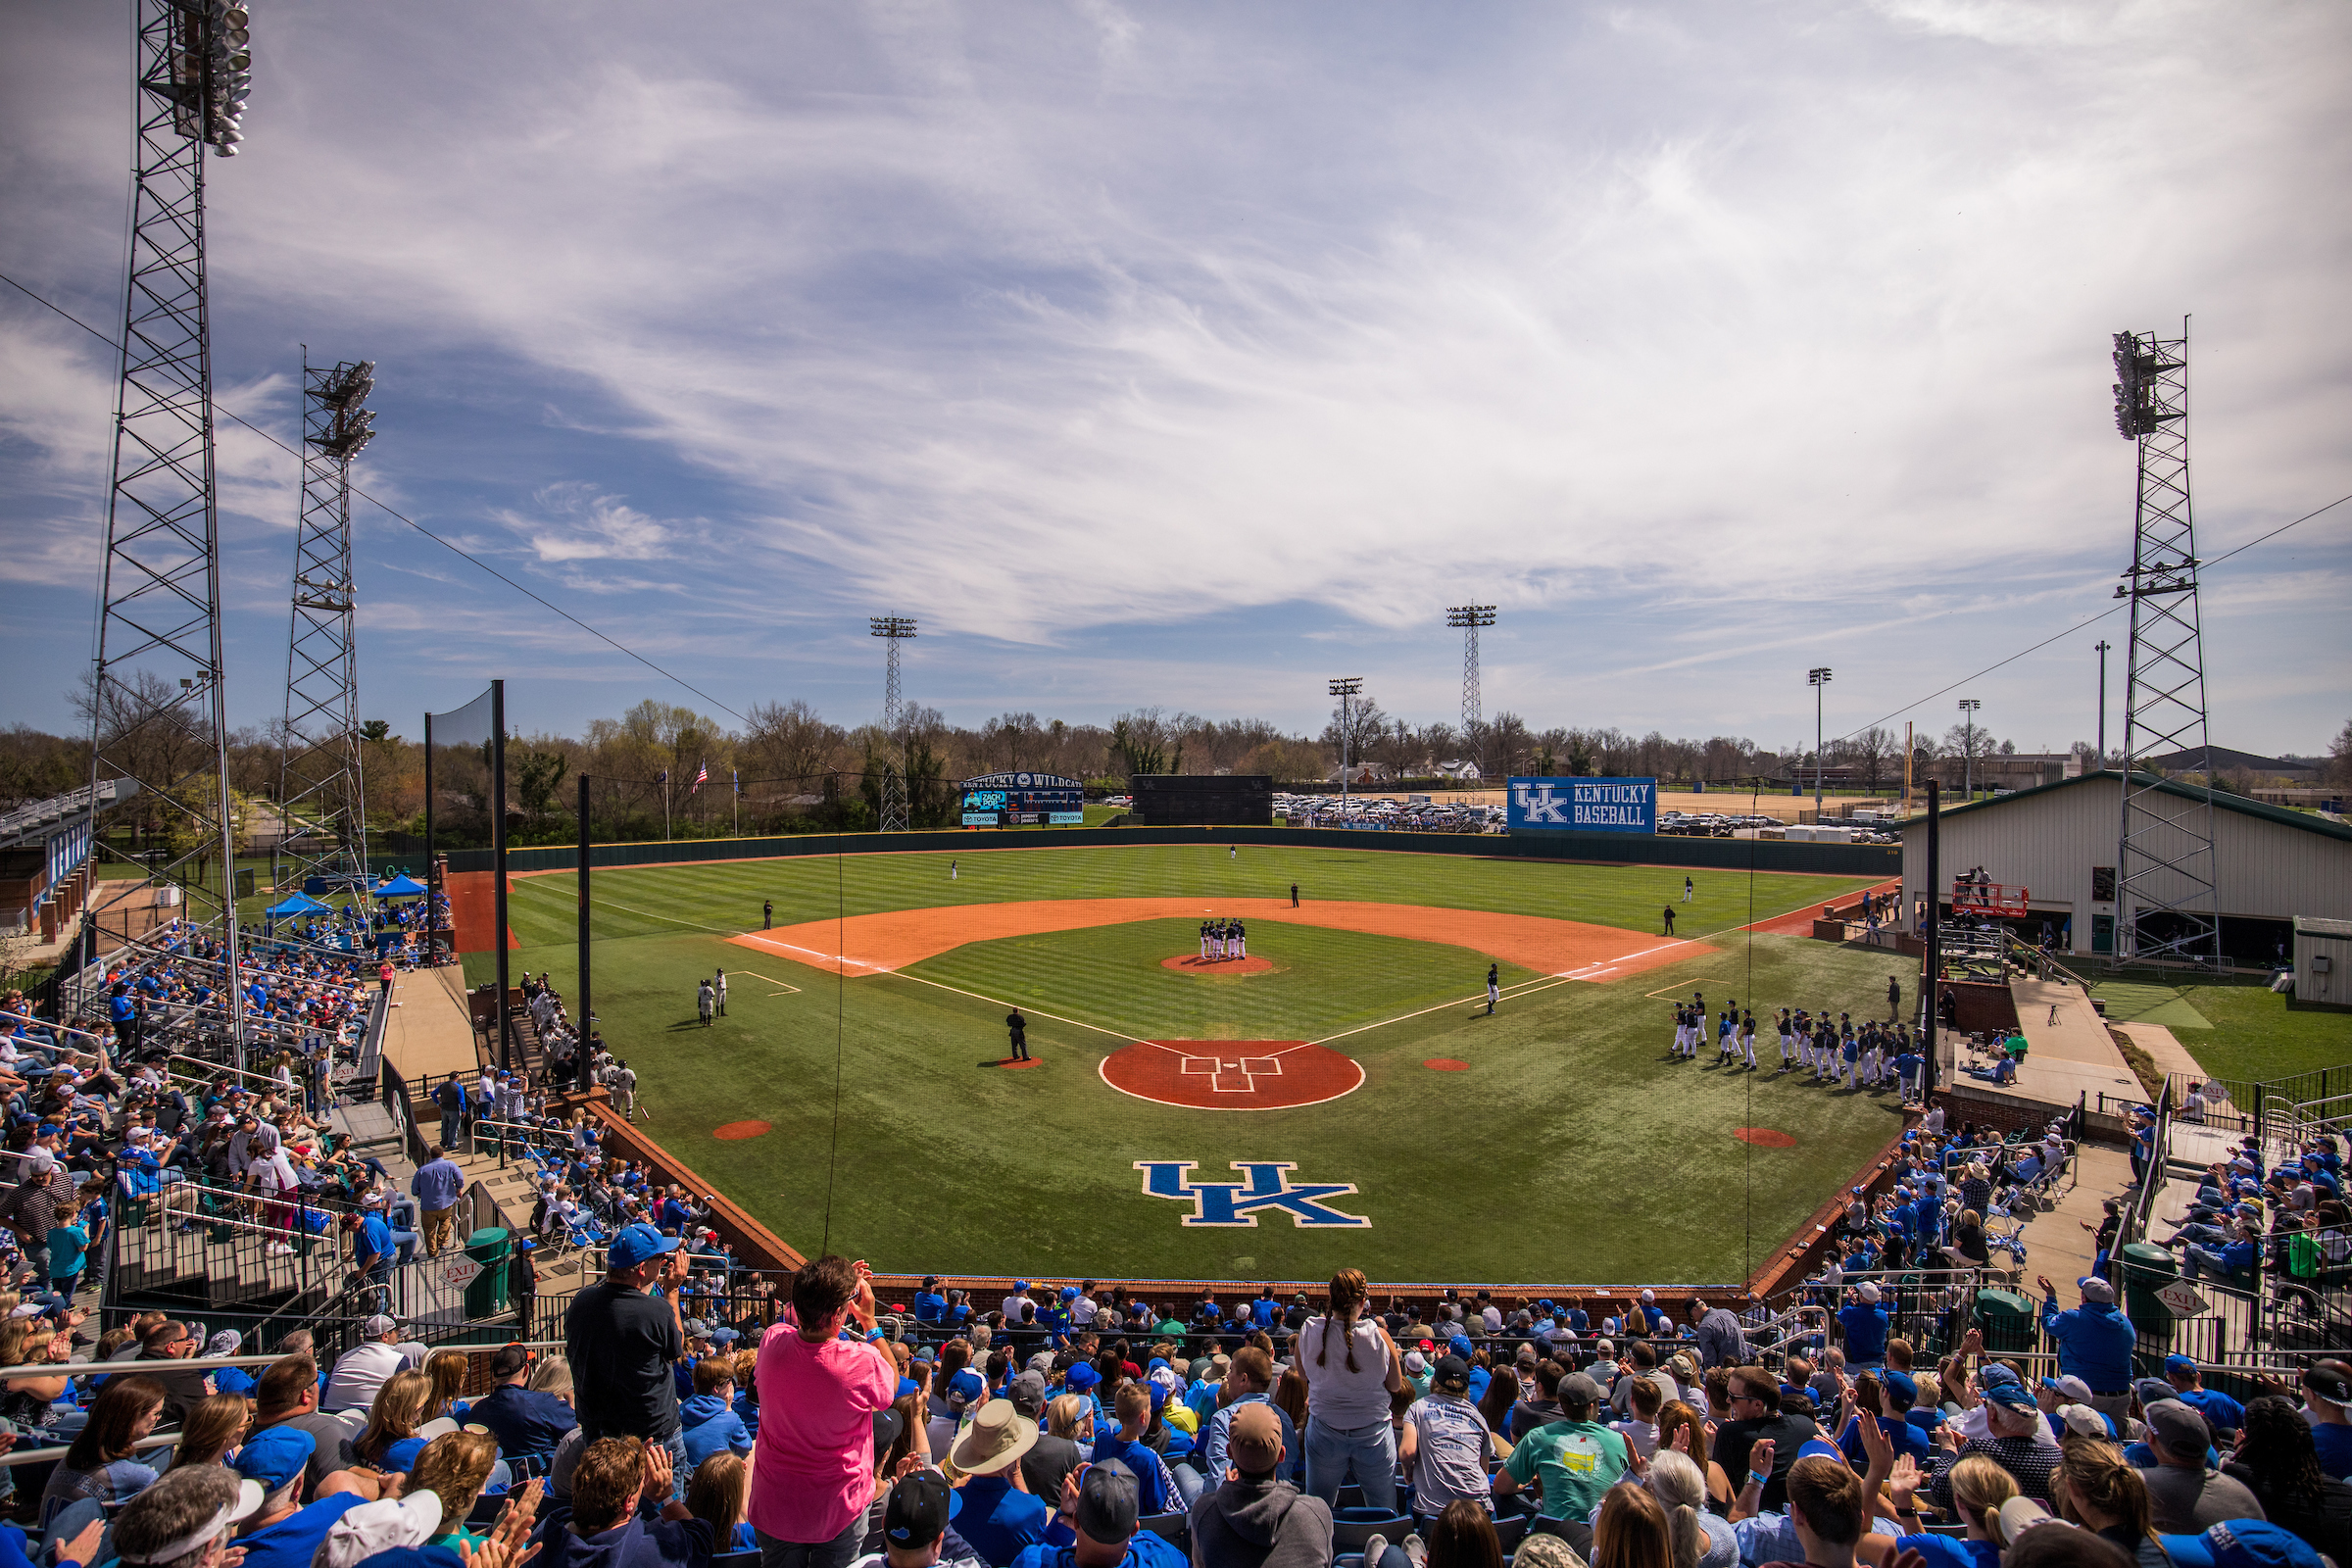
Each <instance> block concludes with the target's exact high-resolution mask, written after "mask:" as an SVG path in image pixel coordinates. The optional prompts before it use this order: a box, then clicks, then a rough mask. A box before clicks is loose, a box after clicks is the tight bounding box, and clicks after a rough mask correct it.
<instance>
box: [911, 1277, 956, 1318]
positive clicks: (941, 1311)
mask: <svg viewBox="0 0 2352 1568" xmlns="http://www.w3.org/2000/svg"><path fill="white" fill-rule="evenodd" d="M947 1319H948V1299H947V1298H946V1297H945V1296H942V1295H941V1294H940V1291H939V1276H938V1275H936V1274H926V1275H924V1276H923V1288H922V1289H921V1290H919V1291H917V1292H915V1293H914V1320H915V1321H916V1322H917V1323H925V1324H929V1323H944V1322H946V1321H947Z"/></svg>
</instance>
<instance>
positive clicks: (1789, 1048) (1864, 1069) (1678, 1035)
mask: <svg viewBox="0 0 2352 1568" xmlns="http://www.w3.org/2000/svg"><path fill="white" fill-rule="evenodd" d="M1771 1027H1772V1030H1773V1032H1774V1033H1775V1034H1777V1035H1778V1036H1779V1037H1780V1043H1781V1066H1780V1070H1781V1071H1782V1072H1810V1073H1812V1075H1813V1082H1815V1083H1824V1082H1828V1083H1838V1084H1847V1085H1859V1086H1860V1087H1862V1088H1865V1089H1878V1088H1881V1087H1885V1086H1889V1085H1893V1084H1898V1083H1899V1084H1900V1085H1901V1086H1902V1091H1903V1100H1904V1102H1905V1103H1910V1102H1913V1101H1916V1100H1919V1099H1921V1098H1922V1097H1923V1096H1924V1095H1925V1093H1926V1071H1927V1057H1926V1056H1925V1055H1924V1054H1922V1053H1921V1052H1920V1051H1919V1050H1918V1049H1917V1048H1916V1047H1915V1046H1914V1045H1913V1043H1912V1040H1911V1027H1910V1025H1908V1024H1903V1023H1893V1024H1881V1023H1880V1022H1879V1021H1878V1020H1877V1019H1875V1018H1865V1019H1864V1020H1863V1021H1862V1022H1861V1023H1859V1024H1857V1023H1855V1022H1854V1018H1853V1014H1852V1013H1849V1012H1841V1013H1839V1014H1838V1016H1837V1018H1836V1019H1835V1020H1833V1019H1832V1018H1831V1017H1830V1009H1829V1008H1827V1007H1824V1008H1822V1009H1821V1010H1820V1011H1819V1012H1808V1011H1806V1010H1805V1009H1804V1008H1802V1007H1794V1008H1790V1007H1783V1008H1781V1009H1780V1011H1779V1012H1777V1013H1775V1014H1774V1015H1773V1019H1772V1025H1771ZM1756 1030H1757V1025H1756V1015H1755V1012H1754V1010H1753V1009H1749V1010H1747V1011H1744V1012H1743V1011H1741V1010H1740V1005H1739V1003H1738V1001H1737V1000H1733V999H1727V1000H1726V1001H1725V1003H1724V1005H1723V1007H1722V1010H1721V1011H1720V1012H1718V1013H1717V1014H1716V1016H1715V1061H1716V1065H1718V1066H1721V1065H1723V1064H1724V1063H1725V1062H1730V1063H1732V1064H1733V1065H1734V1066H1736V1067H1744V1068H1745V1069H1746V1070H1748V1071H1750V1072H1752V1071H1754V1070H1755V1068H1756V1065H1757V1063H1756ZM1706 1033H1707V999H1706V997H1705V995H1704V994H1703V993H1700V992H1697V991H1693V992H1691V1000H1690V1001H1689V1002H1687V1003H1684V1002H1678V1003H1676V1004H1675V1005H1674V1049H1673V1054H1674V1055H1675V1056H1676V1057H1678V1058H1681V1059H1685V1060H1691V1061H1695V1060H1696V1059H1698V1049H1699V1046H1700V1045H1701V1044H1702V1043H1704V1041H1705V1039H1706Z"/></svg>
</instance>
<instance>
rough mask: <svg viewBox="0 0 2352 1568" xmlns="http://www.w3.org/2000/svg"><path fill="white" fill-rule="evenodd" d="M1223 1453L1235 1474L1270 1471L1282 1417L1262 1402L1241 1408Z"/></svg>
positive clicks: (1277, 1457) (1277, 1454) (1278, 1457)
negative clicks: (1241, 1471)
mask: <svg viewBox="0 0 2352 1568" xmlns="http://www.w3.org/2000/svg"><path fill="white" fill-rule="evenodd" d="M1225 1452H1226V1455H1227V1457H1229V1458H1230V1459H1232V1461H1233V1464H1234V1468H1236V1469H1238V1470H1247V1471H1249V1472H1250V1473H1251V1474H1252V1475H1262V1474H1264V1473H1265V1472H1266V1471H1268V1470H1271V1469H1273V1468H1274V1467H1275V1465H1277V1464H1279V1463H1281V1462H1282V1417H1281V1416H1280V1415H1279V1414H1277V1413H1276V1412H1275V1409H1274V1407H1273V1406H1272V1405H1270V1404H1268V1403H1266V1401H1265V1400H1263V1399H1255V1400H1252V1401H1251V1402H1250V1403H1248V1404H1245V1405H1243V1406H1242V1407H1241V1408H1240V1409H1238V1410H1236V1411H1234V1412H1233V1425H1232V1427H1231V1429H1230V1430H1229V1431H1228V1432H1227V1434H1226V1438H1225ZM1089 1534H1092V1532H1091V1531H1090V1532H1089Z"/></svg>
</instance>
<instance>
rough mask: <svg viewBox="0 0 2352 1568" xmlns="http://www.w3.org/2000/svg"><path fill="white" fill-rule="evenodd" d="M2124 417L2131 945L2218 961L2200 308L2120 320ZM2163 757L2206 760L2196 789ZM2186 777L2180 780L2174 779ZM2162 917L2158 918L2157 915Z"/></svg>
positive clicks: (2118, 409) (2119, 407)
mask: <svg viewBox="0 0 2352 1568" xmlns="http://www.w3.org/2000/svg"><path fill="white" fill-rule="evenodd" d="M2115 372H2116V385H2115V426H2116V429H2117V430H2118V431H2119V432H2121V433H2122V435H2123V436H2124V438H2125V439H2126V440H2128V441H2131V443H2132V444H2133V445H2134V446H2135V447H2136V448H2137V449H2138V457H2139V484H2138V493H2137V499H2136V504H2135V506H2134V509H2133V514H2132V530H2131V570H2130V571H2127V572H2125V573H2124V574H2123V575H2124V580H2123V582H2121V583H2120V584H2118V585H2117V586H2116V590H2115V596H2116V598H2118V599H2123V600H2128V601H2130V603H2131V643H2130V646H2129V651H2128V652H2127V654H2126V664H2125V675H2124V778H2123V795H2124V811H2123V831H2122V834H2121V837H2120V841H2119V843H2118V845H2117V849H2116V907H2115V912H2116V922H2115V923H2116V926H2117V931H2118V936H2119V938H2120V940H2119V942H2118V944H2117V956H2119V957H2140V958H2159V959H2172V960H2175V961H2178V962H2184V963H2194V964H2201V965H2206V966H2209V967H2210V966H2218V965H2219V964H2220V963H2221V961H2222V930H2221V913H2220V905H2219V902H2218V900H2217V898H2216V896H2215V888H2214V879H2215V876H2216V875H2217V871H2216V867H2215V860H2214V845H2213V756H2212V753H2211V751H2210V750H2209V748H2208V742H2207V737H2206V732H2205V652H2204V650H2205V640H2204V633H2203V630H2202V627H2201V623H2200V620H2199V615H2198V610H2197V566H2198V561H2197V533H2196V526H2195V522H2194V519H2193V517H2192V516H2191V514H2190V509H2189V499H2188V322H2187V320H2186V319H2182V320H2181V322H2180V336H2179V337H2177V338H2161V337H2158V336H2157V335H2156V334H2155V333H2154V332H2118V333H2116V334H2115ZM2151 755H2154V756H2158V757H2162V758H2163V759H2164V760H2165V762H2166V764H2167V765H2168V766H2169V767H2170V768H2171V770H2172V771H2174V772H2177V773H2199V774H2202V775H2203V777H2204V787H2203V788H2202V789H2201V790H2200V791H2198V792H2197V793H2196V794H2195V795H2194V796H2192V797H2190V798H2188V799H2182V798H2181V797H2180V796H2179V795H2175V794H2172V793H2169V792H2168V790H2167V788H2166V786H2165V785H2164V783H2163V782H2162V781H2161V780H2159V779H2158V778H2157V776H2156V775H2155V774H2154V773H2153V772H2152V771H2151V772H2147V773H2142V772H2141V771H2140V767H2139V763H2140V760H2141V759H2142V758H2146V757H2149V756H2151ZM2174 788H2178V786H2177V785H2176V786H2174ZM2151 914H2153V915H2159V916H2161V917H2162V918H2161V919H2160V920H2158V921H2157V923H2156V924H2155V926H2154V927H2153V928H2151V929H2148V930H2142V929H2141V923H2142V921H2143V920H2145V919H2146V917H2147V916H2149V915H2151Z"/></svg>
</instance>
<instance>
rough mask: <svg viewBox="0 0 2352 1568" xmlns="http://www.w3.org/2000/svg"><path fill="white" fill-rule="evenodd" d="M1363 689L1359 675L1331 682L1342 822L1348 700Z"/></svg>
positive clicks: (1345, 794)
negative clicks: (1337, 710)
mask: <svg viewBox="0 0 2352 1568" xmlns="http://www.w3.org/2000/svg"><path fill="white" fill-rule="evenodd" d="M1363 689H1364V678H1363V676H1361V675H1342V676H1339V677H1337V678H1336V679H1334V680H1333V681H1332V683H1331V695H1332V696H1334V697H1337V698H1338V699H1339V700H1340V820H1341V821H1342V822H1346V821H1347V819H1348V740H1349V730H1348V699H1349V698H1351V697H1354V696H1356V695H1357V694H1358V693H1360V692H1361V691H1362V690H1363Z"/></svg>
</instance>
